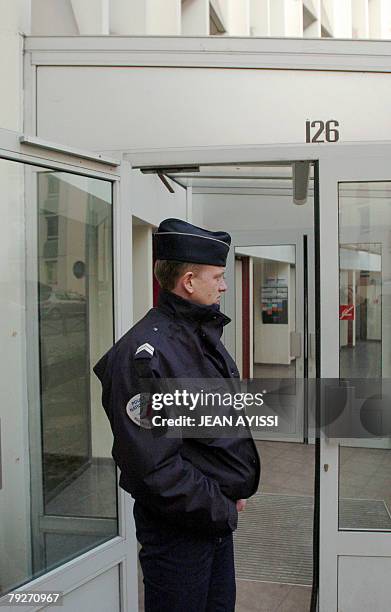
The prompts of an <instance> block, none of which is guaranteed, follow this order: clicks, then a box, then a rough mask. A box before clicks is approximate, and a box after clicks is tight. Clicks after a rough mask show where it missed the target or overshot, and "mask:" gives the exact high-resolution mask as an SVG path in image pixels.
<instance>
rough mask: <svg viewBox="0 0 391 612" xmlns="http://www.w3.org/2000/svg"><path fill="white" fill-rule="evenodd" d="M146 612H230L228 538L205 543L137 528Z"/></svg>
mask: <svg viewBox="0 0 391 612" xmlns="http://www.w3.org/2000/svg"><path fill="white" fill-rule="evenodd" d="M137 537H138V540H139V542H140V544H141V546H142V548H141V550H140V555H139V556H140V563H141V568H142V570H143V575H144V593H145V612H234V610H235V597H236V585H235V568H234V555H233V542H232V534H230V535H226V536H223V537H221V538H218V537H212V536H211V537H205V536H198V535H195V534H193V535H192V534H188V533H167V532H162V531H160V530H157V529H148V528H145V526H143V528H141V529H140V528H139V527H138V528H137Z"/></svg>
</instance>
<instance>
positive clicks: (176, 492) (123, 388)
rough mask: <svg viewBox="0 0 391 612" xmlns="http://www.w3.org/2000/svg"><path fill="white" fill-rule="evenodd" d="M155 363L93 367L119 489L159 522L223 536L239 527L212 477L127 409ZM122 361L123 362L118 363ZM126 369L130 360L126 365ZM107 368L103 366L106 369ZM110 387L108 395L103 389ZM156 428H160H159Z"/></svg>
mask: <svg viewBox="0 0 391 612" xmlns="http://www.w3.org/2000/svg"><path fill="white" fill-rule="evenodd" d="M153 361H154V360H153V359H146V360H144V359H143V360H141V361H139V362H138V364H137V365H141V366H142V372H143V374H142V376H143V380H141V379H140V376H139V374H140V372H139V371H138V370H137V369H134V370H133V369H132V368H131V372H130V375H129V376H128V367H125V368H122V367H118V366H116V364H115V362H114V365H112V366H111V372H110V373H109V374H108V373H107V371H106V369H107V368H106V367H104V368H97V367H95V368H94V371H95V373H96V374H97V376H98V377H99V378H100V379H101V382H102V387H103V393H102V402H103V403H106V405H104V408H105V410H106V413H107V414H108V415H110V416H111V426H112V430H113V434H114V445H113V457H114V459H115V460H116V463H117V464H118V466H119V468H120V469H121V480H120V484H121V486H123V488H125V489H126V490H127V491H128V492H129V493H131V494H132V496H133V497H134V498H135V499H136V500H138V501H139V502H140V503H142V504H143V505H144V506H145V507H146V508H148V509H149V510H150V511H151V512H152V513H153V514H156V515H157V517H161V518H163V517H164V520H165V521H167V522H169V523H172V524H173V525H174V526H178V527H179V526H180V527H184V528H186V529H191V530H194V531H200V532H202V533H208V534H216V535H217V534H220V535H222V534H224V533H229V532H232V531H234V530H235V529H236V527H237V520H238V515H237V510H236V503H235V502H234V501H232V500H231V499H229V498H228V497H226V496H225V495H224V494H223V493H222V491H221V490H220V486H219V484H218V482H217V481H216V480H214V479H213V478H210V477H207V476H205V475H204V474H203V473H202V472H201V471H200V470H199V469H197V468H196V467H195V466H194V465H193V464H192V463H191V462H190V461H188V460H186V459H185V458H183V457H182V455H181V447H182V440H181V439H178V438H172V437H167V435H166V434H165V433H162V432H161V431H159V432H156V430H154V429H153V428H151V429H148V428H145V427H143V426H140V425H137V424H136V422H135V421H134V419H132V418H130V416H129V404H130V406H132V400H134V398H137V395H138V394H139V393H140V390H144V386H145V385H144V383H145V380H144V377H145V372H148V375H149V377H150V379H153V378H155V377H156V372H155V371H154V367H153ZM120 362H122V360H120ZM126 362H127V363H128V364H129V360H126ZM105 365H106V366H107V363H106V364H105ZM108 385H110V393H108V392H107V391H106V392H105V386H108ZM159 429H160V428H159Z"/></svg>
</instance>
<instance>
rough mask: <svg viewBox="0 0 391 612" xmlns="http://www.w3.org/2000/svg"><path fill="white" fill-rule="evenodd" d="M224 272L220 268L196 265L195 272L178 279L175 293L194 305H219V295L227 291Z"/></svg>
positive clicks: (187, 273) (222, 268)
mask: <svg viewBox="0 0 391 612" xmlns="http://www.w3.org/2000/svg"><path fill="white" fill-rule="evenodd" d="M224 272H225V267H222V266H209V265H204V264H202V265H201V264H198V265H197V269H196V270H194V271H188V272H186V273H185V274H184V275H183V276H182V277H181V278H180V279H179V281H178V284H177V287H176V289H177V292H178V293H180V295H181V296H182V297H185V298H187V299H188V300H191V301H192V302H195V303H196V304H205V305H209V306H210V305H211V304H219V303H220V298H221V295H222V294H223V293H224V291H226V290H227V283H226V282H225V278H224ZM178 289H179V291H178Z"/></svg>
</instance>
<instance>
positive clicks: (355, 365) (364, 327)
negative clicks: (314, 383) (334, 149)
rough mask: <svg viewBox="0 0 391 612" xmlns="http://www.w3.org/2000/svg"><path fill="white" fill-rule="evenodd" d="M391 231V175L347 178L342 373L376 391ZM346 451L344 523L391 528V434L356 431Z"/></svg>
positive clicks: (383, 354)
mask: <svg viewBox="0 0 391 612" xmlns="http://www.w3.org/2000/svg"><path fill="white" fill-rule="evenodd" d="M390 232H391V182H371V183H369V182H367V183H364V182H356V183H341V184H340V185H339V245H340V312H339V318H340V376H341V378H345V379H356V381H360V380H361V381H365V379H366V380H367V382H368V383H369V380H368V379H371V384H370V385H369V386H370V387H371V389H372V392H371V393H372V397H373V388H374V384H373V383H374V382H376V379H377V380H378V381H379V382H378V384H377V383H376V385H375V386H378V390H379V393H381V391H382V385H381V383H380V381H381V380H383V386H384V384H385V383H384V379H388V380H387V383H389V379H391V353H390V351H389V347H390V342H391V311H390V306H391V295H390V283H391V251H390ZM369 386H368V388H369ZM357 395H358V394H357V393H356V397H357ZM364 400H365V397H363V399H362V402H364ZM390 410H391V407H390ZM339 459H340V461H339V465H340V467H339V470H340V473H339V528H340V529H349V530H354V529H360V530H391V479H390V474H391V438H390V437H384V436H383V437H380V436H379V437H374V436H372V437H369V436H368V437H367V438H366V439H355V440H353V439H352V440H350V441H349V443H348V442H346V444H344V445H342V444H341V445H340V451H339Z"/></svg>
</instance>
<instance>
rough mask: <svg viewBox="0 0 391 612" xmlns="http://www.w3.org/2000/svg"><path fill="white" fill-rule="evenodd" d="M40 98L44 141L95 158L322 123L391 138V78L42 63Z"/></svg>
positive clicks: (218, 142)
mask: <svg viewBox="0 0 391 612" xmlns="http://www.w3.org/2000/svg"><path fill="white" fill-rule="evenodd" d="M113 92H117V94H118V92H120V95H113ZM37 100H38V108H37V135H38V136H41V137H42V138H44V139H46V140H51V141H54V142H61V143H64V144H69V145H71V146H77V147H80V148H86V149H90V150H94V151H102V150H108V151H113V150H116V151H119V150H128V149H143V148H152V149H156V148H160V147H161V148H166V147H168V148H171V147H198V146H200V147H201V146H210V145H215V146H225V145H229V146H234V145H239V146H243V143H246V145H251V144H261V143H262V144H273V145H275V144H279V143H287V142H298V143H300V142H304V140H305V125H306V121H307V120H308V117H315V116H316V117H324V118H328V117H332V118H336V119H338V121H339V122H340V126H341V128H340V140H341V141H361V142H362V141H366V140H371V141H372V140H384V138H385V135H386V134H389V133H391V113H389V106H390V104H391V75H390V74H376V73H366V74H364V73H358V72H357V73H349V74H345V73H343V72H339V73H338V72H334V73H333V72H316V71H293V70H292V71H289V70H274V71H273V70H232V69H224V70H220V69H214V68H210V69H207V70H203V69H200V68H192V69H185V68H165V69H164V70H162V69H161V68H129V67H116V68H115V69H113V68H110V67H107V66H106V67H99V68H98V67H77V66H76V67H69V66H58V67H54V66H42V67H40V68H38V83H37ZM282 100H283V101H284V103H283V104H282V103H281V102H282ZM352 100H359V101H360V103H359V104H356V105H355V109H354V113H352V102H351V101H352ZM206 102H207V105H206ZM369 108H370V109H371V112H370V113H369V112H368V109H369ZM374 118H375V119H374ZM96 126H99V129H96ZM178 126H180V129H179V127H178Z"/></svg>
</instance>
